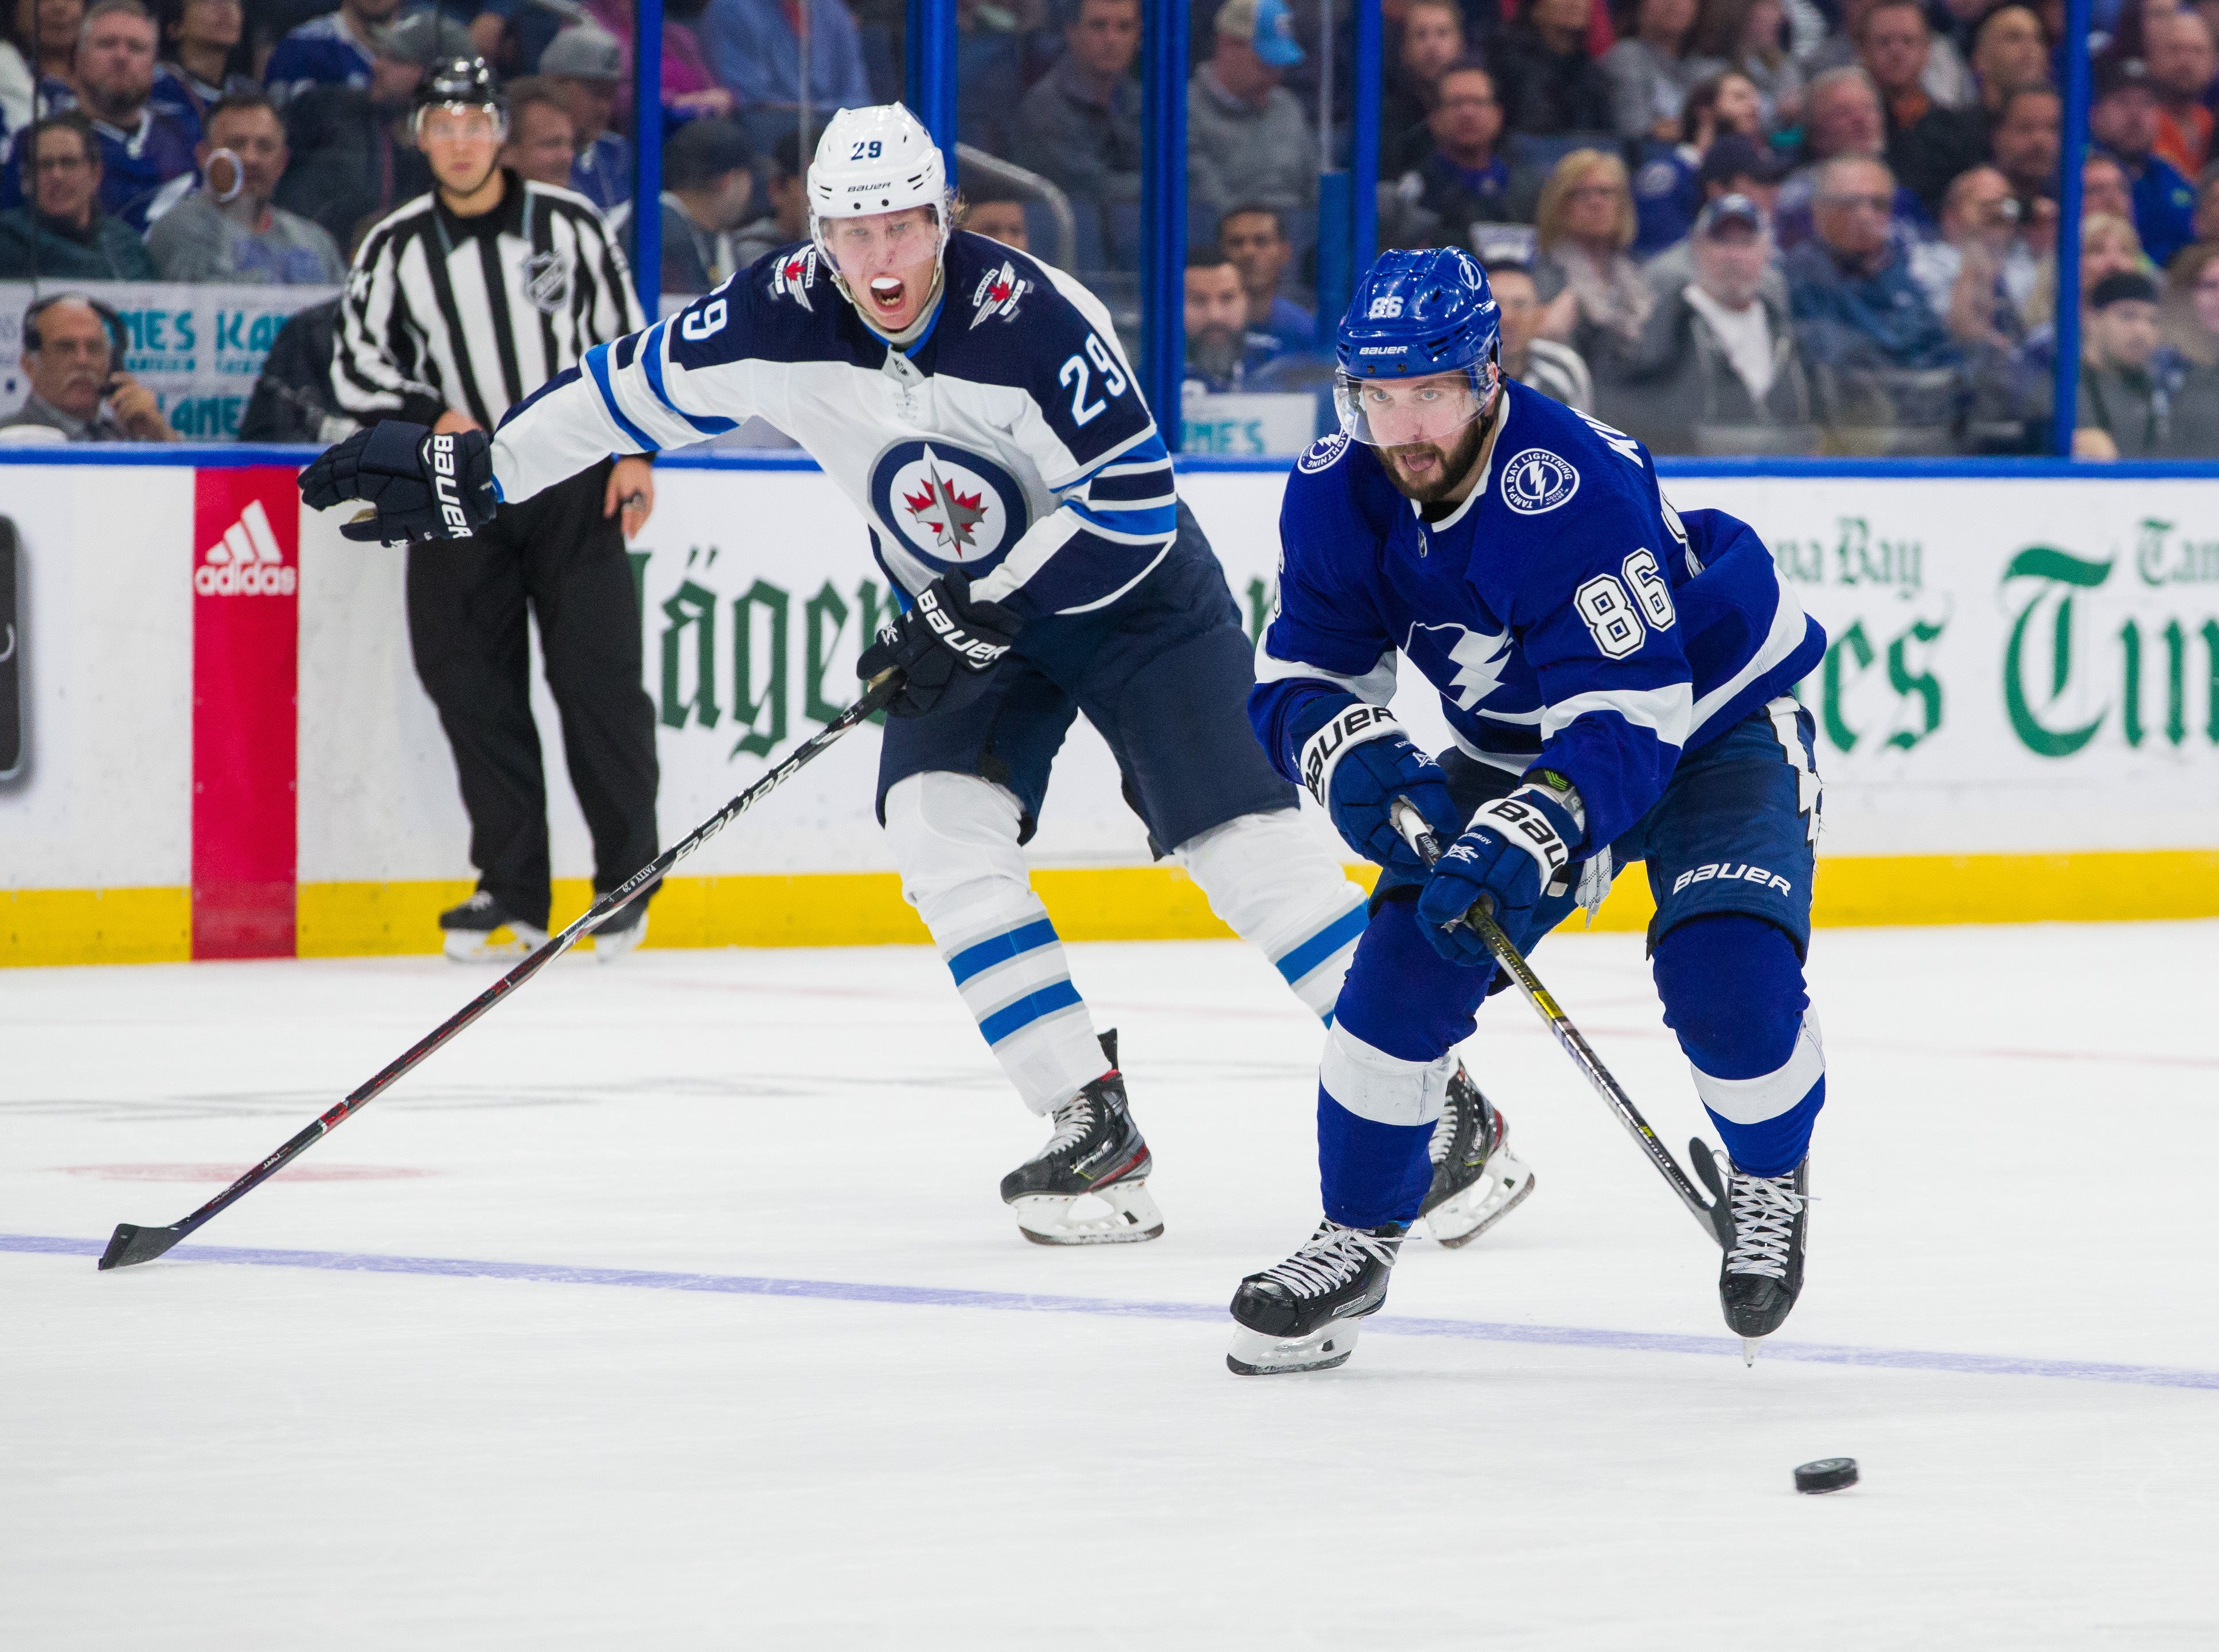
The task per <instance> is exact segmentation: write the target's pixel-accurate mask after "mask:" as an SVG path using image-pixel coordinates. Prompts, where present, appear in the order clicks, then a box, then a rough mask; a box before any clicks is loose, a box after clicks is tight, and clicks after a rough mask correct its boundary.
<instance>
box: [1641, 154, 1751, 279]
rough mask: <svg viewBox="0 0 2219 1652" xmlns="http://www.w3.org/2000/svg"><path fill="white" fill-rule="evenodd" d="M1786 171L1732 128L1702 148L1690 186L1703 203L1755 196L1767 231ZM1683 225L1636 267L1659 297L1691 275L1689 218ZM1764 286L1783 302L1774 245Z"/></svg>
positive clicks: (1692, 264)
mask: <svg viewBox="0 0 2219 1652" xmlns="http://www.w3.org/2000/svg"><path fill="white" fill-rule="evenodd" d="M1786 175H1787V162H1786V161H1785V160H1783V159H1782V158H1781V156H1780V154H1779V153H1778V152H1777V151H1775V150H1773V149H1771V148H1768V147H1763V146H1759V145H1756V144H1754V143H1751V142H1750V140H1748V139H1747V138H1744V137H1743V136H1742V135H1741V134H1739V133H1737V132H1728V133H1725V134H1722V135H1721V136H1720V137H1719V139H1718V140H1716V141H1714V142H1713V143H1712V145H1711V146H1710V148H1709V149H1708V150H1707V151H1706V152H1705V153H1704V155H1703V164H1702V165H1700V166H1699V167H1697V168H1696V169H1695V189H1696V192H1697V194H1698V195H1699V196H1700V197H1701V199H1702V202H1703V204H1704V205H1705V206H1708V205H1709V204H1710V203H1711V202H1713V201H1717V200H1720V199H1722V198H1723V197H1725V196H1730V195H1738V196H1746V197H1747V198H1748V199H1750V201H1753V202H1756V206H1757V208H1758V210H1759V211H1761V212H1762V213H1763V214H1764V215H1765V223H1766V226H1767V230H1768V232H1769V228H1770V225H1771V222H1772V213H1773V203H1774V202H1775V201H1777V200H1778V199H1779V197H1780V181H1781V178H1782V177H1785V176H1786ZM1699 215H1700V213H1699ZM1688 230H1689V233H1688V235H1687V236H1686V237H1684V238H1682V239H1680V240H1677V241H1675V242H1674V243H1673V244H1672V245H1670V246H1668V247H1666V248H1665V249H1664V250H1663V252H1659V253H1657V254H1656V256H1655V257H1653V258H1650V260H1649V261H1648V262H1647V263H1645V264H1643V265H1642V266H1641V273H1642V274H1643V275H1644V276H1647V277H1648V280H1649V285H1650V289H1652V290H1653V291H1654V292H1655V293H1656V297H1657V301H1658V302H1660V303H1661V302H1663V301H1664V300H1666V299H1669V298H1670V297H1671V296H1672V295H1674V294H1675V293H1677V292H1679V291H1680V290H1681V289H1682V288H1684V287H1686V286H1687V284H1688V283H1689V282H1691V281H1693V280H1694V278H1695V248H1694V225H1693V224H1692V223H1691V224H1690V225H1689V227H1688ZM1764 290H1765V293H1766V295H1767V297H1768V299H1769V300H1770V301H1773V302H1774V303H1775V305H1776V307H1779V308H1781V309H1783V310H1784V309H1786V308H1787V277H1786V276H1783V275H1781V270H1780V258H1779V251H1778V248H1777V246H1776V245H1775V247H1774V249H1773V256H1772V257H1771V258H1770V259H1768V261H1767V263H1766V264H1765V266H1764Z"/></svg>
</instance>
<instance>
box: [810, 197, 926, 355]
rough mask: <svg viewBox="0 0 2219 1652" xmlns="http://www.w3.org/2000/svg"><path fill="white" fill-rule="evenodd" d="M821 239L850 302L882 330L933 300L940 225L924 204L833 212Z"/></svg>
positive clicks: (895, 328)
mask: <svg viewBox="0 0 2219 1652" xmlns="http://www.w3.org/2000/svg"><path fill="white" fill-rule="evenodd" d="M824 244H825V245H826V246H828V247H830V249H831V252H832V258H833V260H834V262H836V264H839V266H840V274H841V276H842V278H843V279H844V280H845V281H846V282H847V283H848V291H849V292H850V293H852V294H854V295H855V303H856V305H857V307H859V308H861V311H862V312H863V314H864V315H865V316H866V317H867V318H868V319H869V320H870V323H871V325H872V326H874V327H876V328H878V329H879V331H880V332H900V331H902V329H903V328H904V327H906V326H909V325H910V323H911V322H912V321H914V320H917V317H918V316H920V315H922V314H924V307H925V306H926V305H927V304H929V303H930V302H931V301H932V292H933V274H934V271H935V269H936V268H937V266H938V264H939V263H940V226H939V224H938V223H937V221H935V219H934V217H933V215H932V208H929V207H909V208H904V210H902V211H900V212H880V213H873V214H870V215H869V216H867V217H864V218H835V219H831V220H829V221H827V222H826V223H825V225H824Z"/></svg>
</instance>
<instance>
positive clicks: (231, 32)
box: [146, 0, 259, 143]
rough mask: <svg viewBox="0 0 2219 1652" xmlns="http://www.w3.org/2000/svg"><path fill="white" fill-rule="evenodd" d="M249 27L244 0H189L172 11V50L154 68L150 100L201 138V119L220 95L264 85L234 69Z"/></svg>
mask: <svg viewBox="0 0 2219 1652" xmlns="http://www.w3.org/2000/svg"><path fill="white" fill-rule="evenodd" d="M245 29H246V7H245V6H244V5H243V4H241V3H240V0H184V3H183V4H182V5H179V6H177V7H175V8H174V9H171V10H170V11H169V12H168V13H167V21H166V22H165V23H164V24H163V26H162V34H163V36H164V38H165V40H167V42H168V44H169V47H170V55H169V57H168V58H166V59H164V61H163V62H162V63H161V64H159V65H158V66H157V67H156V68H155V71H154V88H153V90H152V92H151V93H149V94H148V96H147V99H146V102H147V103H148V104H149V105H150V106H151V107H152V109H153V110H154V112H155V113H156V114H158V115H168V116H169V117H170V118H171V120H172V121H176V122H177V125H178V126H179V127H182V128H183V130H184V131H185V132H186V133H187V134H189V135H190V137H191V138H192V140H193V141H194V142H195V143H198V142H199V141H200V139H201V121H202V119H203V118H204V117H205V116H206V115H207V114H208V110H209V109H210V108H212V107H213V106H214V103H215V102H216V101H217V100H218V99H220V98H223V97H228V96H232V95H233V94H234V93H239V92H251V91H256V90H259V85H258V83H257V82H256V81H255V80H254V79H253V78H252V76H248V75H242V74H234V73H233V72H232V71H231V69H230V67H229V65H230V61H231V55H232V53H233V52H235V51H237V50H238V49H239V35H240V34H242V33H243V32H244V31H245Z"/></svg>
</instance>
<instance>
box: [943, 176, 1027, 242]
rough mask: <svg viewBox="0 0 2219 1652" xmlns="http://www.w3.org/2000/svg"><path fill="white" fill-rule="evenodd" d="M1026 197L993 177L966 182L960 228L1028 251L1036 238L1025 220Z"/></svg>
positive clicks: (958, 222) (958, 221)
mask: <svg viewBox="0 0 2219 1652" xmlns="http://www.w3.org/2000/svg"><path fill="white" fill-rule="evenodd" d="M1025 200H1026V197H1025V196H1023V195H1022V194H1020V193H1019V192H1018V191H1017V190H1016V189H1014V188H1012V187H1011V186H1010V185H1009V184H1007V183H1001V182H999V181H998V180H996V179H993V178H985V177H982V178H981V179H980V180H979V182H978V183H966V184H965V185H964V186H963V215H962V217H961V218H960V219H959V220H957V227H959V228H961V229H967V230H969V231H970V232H971V233H973V235H983V236H985V238H986V239H988V240H990V241H998V242H999V243H1000V244H1001V245H1004V246H1006V247H1012V248H1014V249H1016V251H1017V252H1031V251H1032V250H1033V238H1032V229H1031V227H1030V226H1029V225H1028V224H1027V223H1026V222H1025Z"/></svg>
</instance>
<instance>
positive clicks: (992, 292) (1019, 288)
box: [971, 260, 1033, 327]
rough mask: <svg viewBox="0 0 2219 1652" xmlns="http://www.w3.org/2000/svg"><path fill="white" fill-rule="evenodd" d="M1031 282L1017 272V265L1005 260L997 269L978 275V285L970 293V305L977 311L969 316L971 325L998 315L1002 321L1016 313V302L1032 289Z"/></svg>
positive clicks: (976, 324)
mask: <svg viewBox="0 0 2219 1652" xmlns="http://www.w3.org/2000/svg"><path fill="white" fill-rule="evenodd" d="M1032 285H1033V284H1032V283H1030V282H1029V281H1027V280H1026V279H1025V278H1024V277H1023V276H1020V275H1019V274H1018V273H1017V266H1016V264H1010V263H1009V262H1007V261H1006V260H1005V261H1004V263H1003V265H1002V267H1001V268H1000V269H998V270H988V271H987V272H986V273H985V275H983V276H979V285H978V286H977V287H976V288H974V289H973V291H972V294H971V307H972V309H973V310H974V311H976V312H977V314H974V315H973V316H972V318H971V325H972V326H974V327H975V326H979V323H981V322H982V321H989V320H992V319H993V318H994V317H996V316H1000V317H1001V318H1002V319H1003V320H1004V321H1006V320H1009V319H1010V317H1011V316H1013V315H1015V314H1016V313H1017V302H1018V301H1019V300H1020V299H1022V298H1023V297H1024V295H1026V294H1027V293H1029V292H1030V291H1031V290H1032Z"/></svg>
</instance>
